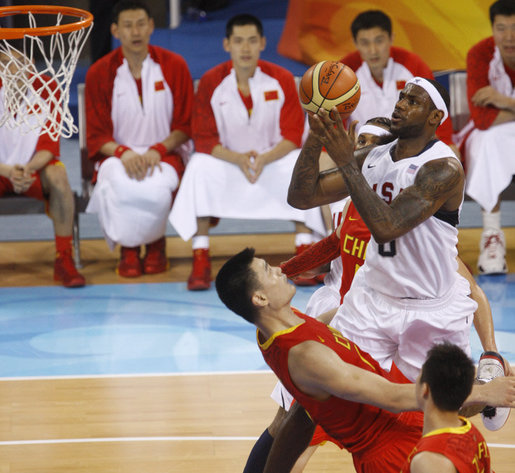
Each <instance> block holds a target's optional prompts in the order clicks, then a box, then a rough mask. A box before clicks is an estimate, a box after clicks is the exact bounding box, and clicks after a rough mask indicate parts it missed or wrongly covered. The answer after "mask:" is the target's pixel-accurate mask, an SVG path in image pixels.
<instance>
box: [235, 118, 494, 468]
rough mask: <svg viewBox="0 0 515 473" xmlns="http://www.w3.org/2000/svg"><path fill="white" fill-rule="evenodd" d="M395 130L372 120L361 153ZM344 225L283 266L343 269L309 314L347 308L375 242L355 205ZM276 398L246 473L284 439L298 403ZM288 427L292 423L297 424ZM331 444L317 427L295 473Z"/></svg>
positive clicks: (348, 207)
mask: <svg viewBox="0 0 515 473" xmlns="http://www.w3.org/2000/svg"><path fill="white" fill-rule="evenodd" d="M389 125H390V123H389V119H387V118H384V117H376V118H374V119H370V120H369V121H368V122H367V124H366V125H365V126H364V127H362V128H361V129H360V133H359V135H358V137H357V139H356V150H359V149H361V148H364V147H366V146H371V145H378V144H381V143H386V142H388V141H390V140H391V139H393V137H392V135H391V134H390V133H389ZM386 130H388V131H387V132H386V134H384V133H383V132H385V131H386ZM339 221H340V224H339V225H338V228H337V229H336V230H335V231H334V232H333V233H332V234H331V235H330V236H328V237H326V238H324V239H323V240H321V241H319V242H318V243H316V244H314V245H313V246H312V247H310V248H309V249H308V250H306V251H305V252H304V253H302V254H300V255H297V256H295V257H294V258H292V259H290V260H288V261H287V262H285V263H282V264H281V270H282V271H283V273H284V274H286V275H287V276H288V277H289V278H295V277H296V276H298V275H299V274H301V275H303V276H305V277H312V276H313V275H314V273H312V272H310V271H311V270H316V269H318V268H320V267H321V266H323V265H324V264H326V263H327V262H331V261H332V262H337V263H338V264H337V265H335V266H336V268H337V271H334V272H335V273H336V272H337V273H338V275H337V276H335V275H333V274H330V276H331V277H329V278H327V277H326V280H325V281H324V282H325V285H324V287H322V288H320V289H318V290H317V291H316V292H315V293H314V294H313V295H312V296H311V298H310V299H309V301H308V304H307V307H306V313H307V314H308V315H311V316H314V317H316V316H317V315H320V314H321V313H323V312H325V311H328V310H330V309H332V308H333V307H336V306H339V305H340V304H341V302H342V300H343V297H344V295H345V293H346V292H347V291H348V289H349V287H350V285H351V282H352V280H353V278H354V274H355V272H356V271H357V270H358V269H359V267H360V266H361V265H363V263H364V259H365V253H366V247H367V244H368V241H369V239H370V231H369V230H368V228H367V226H366V225H365V223H364V222H363V219H362V218H361V217H360V215H359V213H358V212H357V210H356V208H355V206H354V205H353V204H352V202H351V201H350V200H347V202H346V204H345V207H344V210H343V211H342V212H340V217H339ZM458 263H459V268H458V271H459V273H460V274H461V275H463V276H464V277H465V278H467V280H468V281H469V284H470V286H471V297H472V298H473V299H474V300H475V301H476V302H477V303H478V310H477V311H476V313H475V314H474V325H475V327H476V330H477V332H478V334H479V337H480V340H481V343H482V346H483V349H484V350H485V352H486V353H496V352H497V345H496V342H495V334H494V327H493V321H492V313H491V308H490V304H489V303H488V299H487V298H486V295H485V294H484V292H483V291H482V289H481V288H480V287H479V285H478V284H477V282H476V281H475V280H474V278H473V276H472V275H471V274H470V272H469V271H468V270H467V268H466V267H465V265H464V264H463V262H462V261H461V260H460V259H458ZM333 269H334V268H333V266H331V273H333ZM334 279H337V280H338V284H337V285H338V288H336V287H335V286H336V284H335V283H334V282H333V281H334ZM336 292H337V293H338V295H337V296H336V294H335V293H336ZM498 357H500V355H498ZM500 359H501V360H502V357H500ZM391 376H393V377H394V379H395V380H396V381H399V382H403V381H407V380H406V379H405V378H404V376H403V375H402V374H401V373H399V372H398V370H397V369H396V368H394V369H393V370H392V373H391ZM271 396H272V399H274V400H275V401H276V402H277V403H278V404H279V409H278V411H277V413H276V416H275V418H274V420H273V421H272V423H271V424H270V426H269V427H268V428H267V429H265V431H264V432H263V433H262V435H261V436H260V438H259V439H258V441H257V442H256V444H255V445H254V447H253V449H252V451H251V453H250V455H249V458H248V461H247V464H246V466H245V469H244V473H257V472H262V471H263V468H264V465H265V462H266V458H267V455H268V453H269V450H270V448H271V445H272V442H273V438H274V437H275V436H276V435H277V434H278V432H279V429H280V428H281V425H283V421H284V420H285V417H286V414H287V411H288V410H289V407H290V405H291V403H292V402H293V397H292V396H291V395H290V394H289V393H288V392H287V391H286V389H285V388H284V387H283V386H282V384H281V383H280V382H278V383H277V385H276V386H275V388H274V391H273V392H272V395H271ZM481 408H482V407H477V406H474V407H472V408H469V409H468V412H467V415H468V416H472V415H475V414H476V413H477V412H479V411H480V410H481ZM287 422H291V420H288V421H287ZM326 441H332V442H334V443H336V444H337V442H335V441H334V439H332V438H331V437H330V436H328V435H327V434H326V433H325V432H324V431H323V429H322V428H321V427H319V426H317V428H316V430H315V433H314V435H313V438H312V439H311V442H310V445H309V447H308V448H307V449H306V451H305V452H304V454H303V455H301V457H300V458H299V459H298V461H297V463H296V464H295V466H294V469H293V470H292V473H300V472H301V471H303V469H304V467H305V465H306V464H307V462H308V461H309V458H310V457H311V456H312V455H313V453H314V452H315V450H316V448H317V446H318V445H320V444H322V443H324V442H326Z"/></svg>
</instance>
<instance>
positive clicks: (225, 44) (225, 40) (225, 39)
mask: <svg viewBox="0 0 515 473" xmlns="http://www.w3.org/2000/svg"><path fill="white" fill-rule="evenodd" d="M223 46H224V51H225V52H226V53H228V52H230V51H229V39H228V38H224V41H223Z"/></svg>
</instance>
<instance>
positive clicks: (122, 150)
mask: <svg viewBox="0 0 515 473" xmlns="http://www.w3.org/2000/svg"><path fill="white" fill-rule="evenodd" d="M128 150H130V148H129V147H128V146H125V145H118V147H117V148H116V149H115V150H114V154H113V156H116V157H117V158H121V157H122V154H123V153H125V151H128Z"/></svg>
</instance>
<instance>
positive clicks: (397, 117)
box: [392, 111, 402, 122]
mask: <svg viewBox="0 0 515 473" xmlns="http://www.w3.org/2000/svg"><path fill="white" fill-rule="evenodd" d="M401 120H402V117H401V116H400V115H399V114H398V113H397V112H395V111H394V112H393V113H392V122H399V121H401Z"/></svg>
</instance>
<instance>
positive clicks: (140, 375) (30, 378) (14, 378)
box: [0, 369, 272, 383]
mask: <svg viewBox="0 0 515 473" xmlns="http://www.w3.org/2000/svg"><path fill="white" fill-rule="evenodd" d="M271 373H272V370H270V369H263V370H250V371H196V372H189V373H186V372H185V373H128V374H78V375H75V374H73V375H60V376H12V377H0V383H1V382H2V381H33V380H54V379H97V378H159V377H167V376H170V377H171V376H215V375H216V376H218V375H240V374H271Z"/></svg>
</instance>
